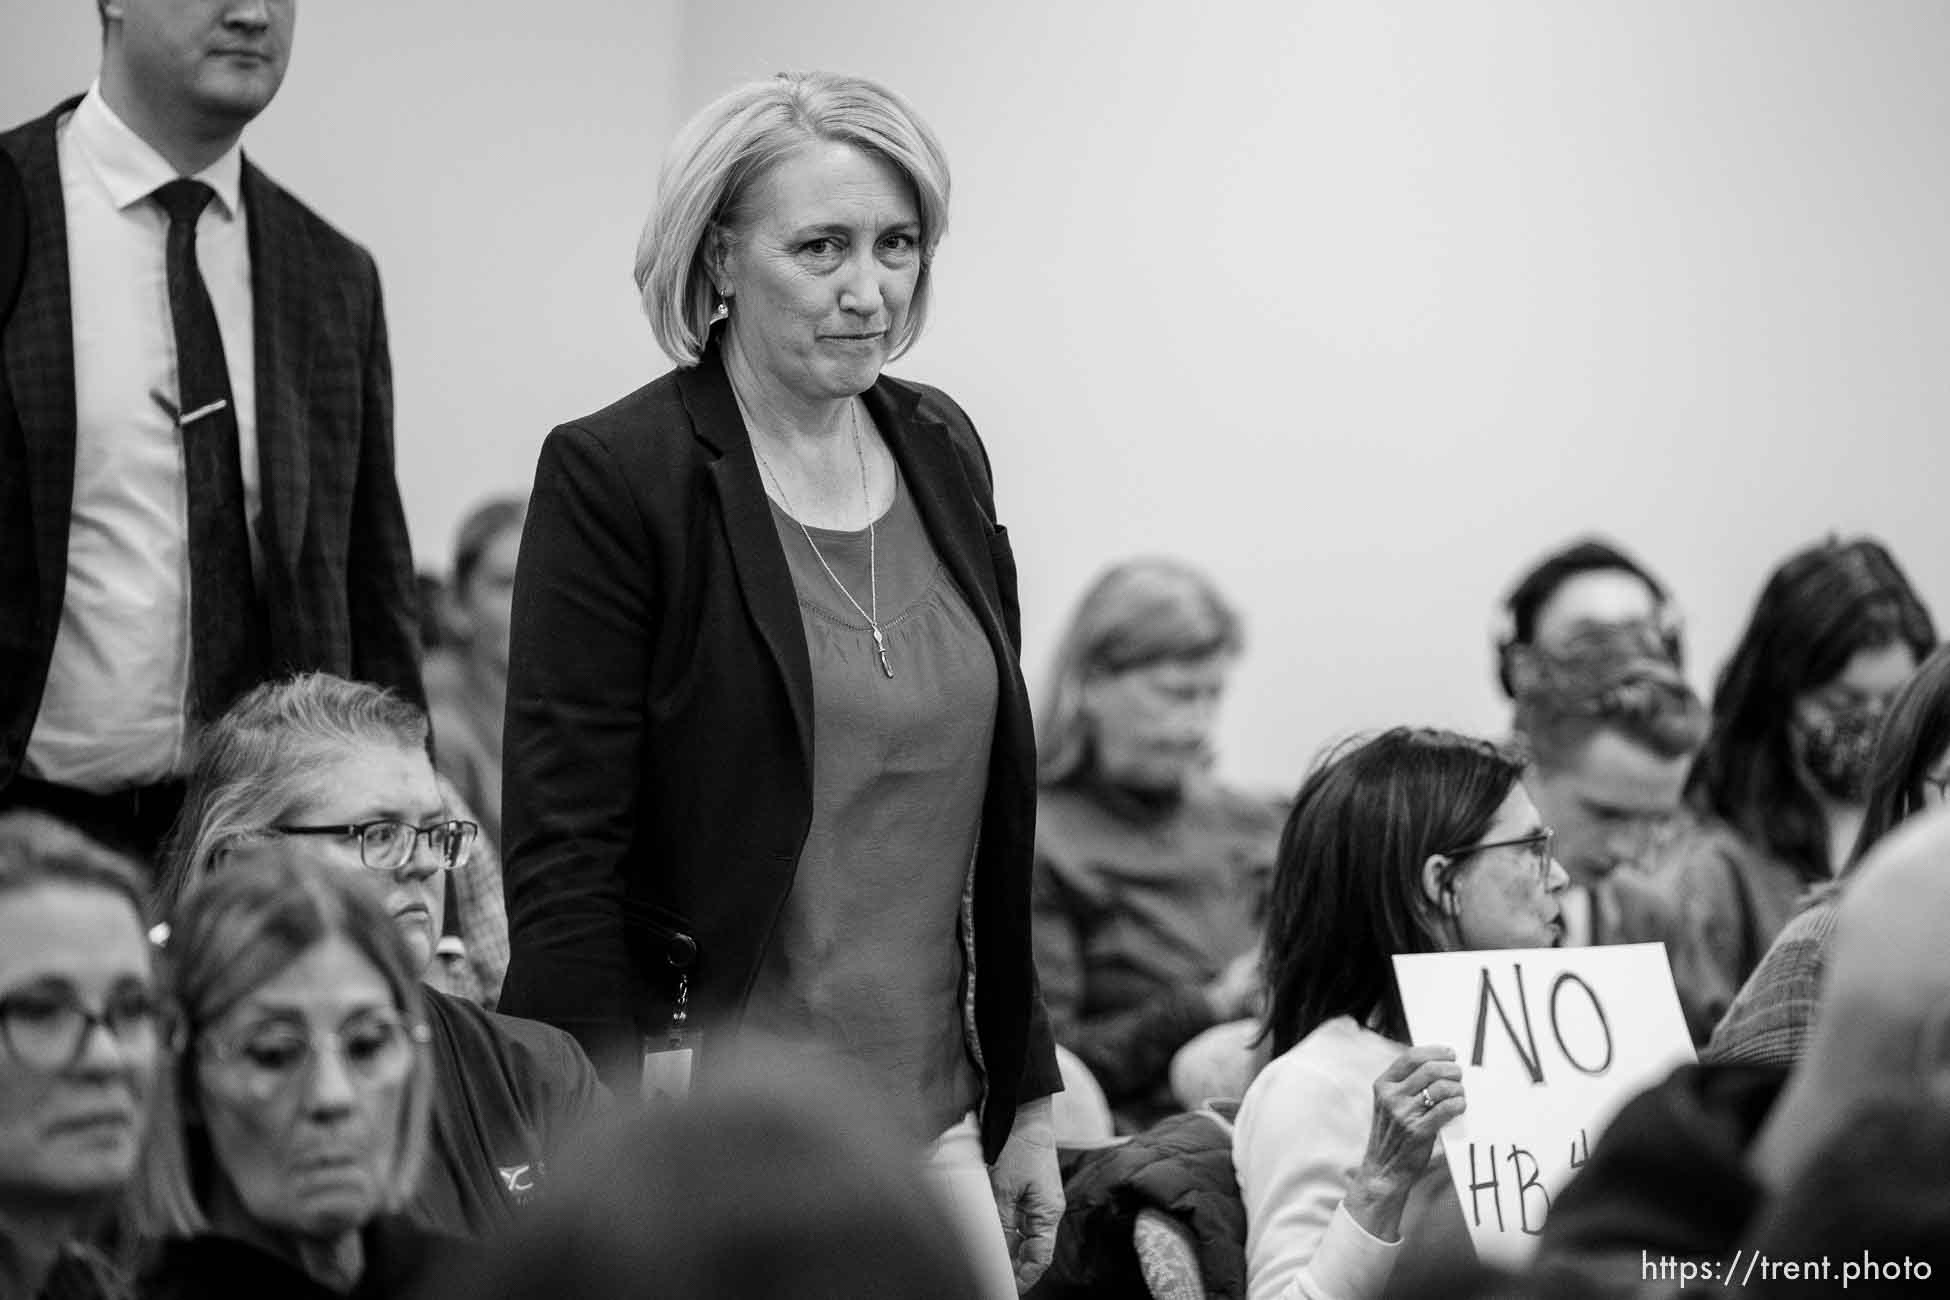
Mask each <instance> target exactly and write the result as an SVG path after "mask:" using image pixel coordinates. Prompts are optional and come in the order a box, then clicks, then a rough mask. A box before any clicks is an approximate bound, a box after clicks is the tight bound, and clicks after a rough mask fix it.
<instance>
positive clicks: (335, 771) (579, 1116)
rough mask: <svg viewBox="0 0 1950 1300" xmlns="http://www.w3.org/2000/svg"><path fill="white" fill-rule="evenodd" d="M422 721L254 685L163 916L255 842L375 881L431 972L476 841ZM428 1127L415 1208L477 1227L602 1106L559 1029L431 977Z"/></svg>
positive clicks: (404, 708) (424, 1216)
mask: <svg viewBox="0 0 1950 1300" xmlns="http://www.w3.org/2000/svg"><path fill="white" fill-rule="evenodd" d="M426 740H427V715H426V714H425V713H424V712H422V711H421V710H420V708H419V707H418V706H417V705H414V704H411V703H409V702H408V701H406V700H404V699H401V698H400V697H399V696H397V695H395V694H393V693H392V692H390V691H386V690H382V689H380V688H379V687H377V686H372V685H369V684H367V683H364V682H349V681H346V680H344V679H343V678H339V677H333V676H330V675H329V674H324V673H310V674H306V675H303V676H299V677H294V678H290V679H288V680H286V681H281V682H270V683H266V684H265V685H263V686H259V687H257V688H256V689H255V690H253V691H251V692H250V693H249V694H247V695H245V696H244V697H243V698H242V699H240V700H239V701H237V703H236V704H234V705H232V706H231V708H230V710H229V711H228V712H227V713H225V714H224V716H223V717H222V718H220V719H218V720H217V721H216V722H215V723H213V724H211V725H210V727H209V728H208V729H206V731H205V732H204V734H203V736H202V738H201V740H200V742H199V745H198V750H197V758H196V766H195V767H194V768H193V769H192V770H191V772H190V779H189V789H188V793H187V795H186V797H185V799H184V804H183V816H182V818H181V820H180V821H179V822H178V823H177V825H176V829H175V831H174V833H173V835H172V838H171V841H170V845H169V849H168V853H167V856H166V859H165V866H164V873H163V878H162V881H161V885H160V890H159V892H160V895H161V902H162V904H163V908H164V911H165V914H167V913H168V911H169V910H170V909H171V908H172V907H173V905H174V903H175V902H176V900H177V899H179V898H181V897H182V896H183V895H184V894H185V893H186V892H187V891H188V890H189V889H190V888H191V887H192V886H194V885H195V883H196V882H197V881H199V880H201V879H202V878H203V877H204V876H206V875H212V876H220V875H222V874H224V872H226V871H228V870H229V869H230V868H231V866H232V865H233V864H234V863H235V862H236V861H238V860H240V859H243V858H247V857H250V856H253V855H255V854H257V853H260V852H263V851H265V849H266V847H267V846H268V847H270V848H272V849H275V850H276V851H279V852H282V853H284V854H286V855H287V856H288V857H289V858H290V860H291V861H292V862H294V863H297V864H298V865H300V866H303V867H307V868H309V869H311V870H314V871H316V872H318V873H319V874H321V875H334V876H346V877H355V878H357V877H364V878H368V879H370V880H371V881H372V882H373V883H374V884H375V885H377V886H378V887H380V888H381V889H382V890H383V891H384V894H385V906H386V910H387V912H388V913H389V914H390V915H391V917H392V919H393V924H394V925H395V927H396V928H397V929H398V930H399V932H400V935H401V937H402V938H403V939H404V940H405V942H406V945H407V951H408V952H409V953H410V954H411V958H412V964H413V966H412V968H413V973H414V976H415V978H416V979H426V978H427V977H428V974H429V972H430V970H431V968H432V966H433V962H434V951H435V943H436V941H437V939H438V937H439V934H440V916H441V912H442V909H443V906H444V903H445V896H446V882H447V880H448V879H449V878H450V877H451V876H452V875H453V874H454V873H455V872H456V871H458V870H459V869H461V868H462V867H463V866H464V865H465V863H466V861H467V857H468V854H469V852H470V851H471V848H472V845H473V840H474V837H475V834H476V831H475V827H474V824H473V823H472V822H469V821H462V820H459V819H457V818H455V817H454V816H453V814H452V811H451V809H450V807H449V806H448V804H447V802H446V800H445V799H444V798H443V793H442V787H441V785H440V783H439V781H438V780H437V778H436V777H435V776H434V770H433V764H432V762H431V761H430V760H429V759H428V758H427V749H426ZM426 1022H427V1027H428V1029H429V1031H430V1034H431V1040H430V1046H431V1049H432V1054H431V1059H432V1070H433V1130H432V1141H431V1146H430V1150H429V1156H428V1160H427V1168H426V1173H425V1175H424V1177H422V1178H421V1180H420V1183H419V1186H418V1188H417V1190H416V1193H415V1196H414V1198H413V1203H412V1206H411V1210H412V1213H413V1216H414V1217H415V1218H416V1219H418V1220H419V1221H421V1222H422V1223H425V1224H428V1225H429V1226H432V1227H434V1228H437V1229H439V1230H440V1231H443V1232H451V1233H456V1234H460V1235H465V1236H485V1235H488V1234H490V1233H493V1232H496V1231H498V1230H500V1229H502V1228H505V1227H506V1226H507V1225H508V1223H509V1222H510V1220H511V1219H512V1218H513V1217H514V1216H515V1215H516V1214H517V1212H518V1211H519V1210H520V1209H521V1207H522V1206H524V1205H526V1204H528V1203H530V1202H532V1201H534V1200H535V1199H537V1198H538V1197H540V1196H542V1195H545V1194H546V1188H545V1185H544V1170H545V1169H546V1167H547V1166H549V1165H550V1164H552V1163H555V1159H554V1158H555V1156H556V1155H557V1154H558V1153H560V1152H561V1151H563V1150H564V1149H565V1148H566V1144H567V1140H568V1138H569V1136H570V1135H571V1134H572V1133H574V1132H575V1131H576V1130H579V1129H580V1128H581V1127H582V1126H583V1124H584V1123H586V1122H587V1121H588V1120H589V1119H591V1118H592V1117H594V1116H595V1115H596V1114H598V1113H599V1112H601V1111H602V1110H604V1109H605V1108H606V1103H607V1095H606V1094H605V1093H604V1091H603V1088H602V1085H601V1084H600V1083H599V1082H598V1081H597V1079H596V1073H595V1067H593V1066H592V1065H591V1064H590V1063H589V1059H588V1058H587V1057H586V1056H584V1055H583V1053H582V1049H581V1048H579V1047H577V1046H576V1043H575V1040H574V1039H572V1038H570V1037H569V1036H568V1035H567V1034H565V1033H563V1032H561V1031H560V1030H558V1029H552V1028H550V1027H548V1026H547V1025H540V1024H536V1023H534V1022H533V1021H527V1020H517V1019H515V1018H513V1017H511V1016H502V1015H496V1014H494V1013H492V1012H489V1011H486V1010H483V1009H482V1008H481V1007H479V1006H478V1005H476V1004H474V1003H472V1002H470V1001H468V1000H466V999H464V998H460V997H455V996H452V995H449V994H446V993H441V992H438V991H435V990H433V989H431V988H429V989H428V990H427V991H426Z"/></svg>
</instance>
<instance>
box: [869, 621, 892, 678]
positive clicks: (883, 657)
mask: <svg viewBox="0 0 1950 1300" xmlns="http://www.w3.org/2000/svg"><path fill="white" fill-rule="evenodd" d="M873 648H874V651H875V653H877V654H878V655H879V656H880V671H881V672H883V673H886V674H887V680H889V681H892V680H893V678H894V665H892V664H891V663H889V662H887V640H886V638H885V637H883V636H881V635H880V629H879V628H877V627H876V628H874V629H873Z"/></svg>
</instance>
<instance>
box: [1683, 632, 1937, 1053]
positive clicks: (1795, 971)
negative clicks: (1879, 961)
mask: <svg viewBox="0 0 1950 1300" xmlns="http://www.w3.org/2000/svg"><path fill="white" fill-rule="evenodd" d="M1867 796H1868V805H1867V806H1868V811H1867V813H1866V814H1865V815H1864V816H1863V819H1862V831H1861V834H1860V835H1859V836H1858V837H1857V838H1856V841H1855V848H1854V849H1853V851H1852V852H1851V854H1850V856H1849V860H1848V863H1847V864H1846V865H1845V866H1844V867H1843V868H1842V871H1841V874H1840V875H1839V876H1837V877H1836V879H1835V881H1834V882H1833V883H1832V884H1826V885H1816V886H1815V887H1814V890H1813V892H1812V894H1811V896H1810V898H1809V901H1808V902H1807V904H1806V905H1805V906H1804V907H1803V908H1802V909H1801V911H1800V912H1799V913H1798V914H1797V915H1796V916H1795V917H1794V919H1793V920H1791V921H1789V922H1788V923H1787V925H1786V926H1784V927H1783V928H1782V930H1781V933H1780V934H1779V935H1778V936H1777V937H1776V938H1775V940H1774V943H1773V946H1772V947H1770V948H1768V950H1767V955H1766V956H1765V957H1763V958H1761V962H1760V965H1759V966H1757V967H1755V968H1754V973H1753V974H1752V975H1751V976H1749V977H1748V979H1747V982H1746V984H1745V985H1744V986H1742V987H1741V990H1740V992H1739V995H1738V996H1736V997H1735V998H1734V1000H1733V1005H1732V1006H1730V1007H1728V1008H1727V1013H1726V1015H1725V1016H1724V1017H1722V1018H1721V1020H1720V1024H1719V1027H1718V1028H1717V1029H1716V1030H1714V1032H1713V1041H1712V1042H1711V1043H1709V1044H1708V1045H1707V1048H1706V1051H1705V1053H1704V1056H1703V1059H1705V1060H1708V1061H1718V1062H1727V1063H1732V1062H1745V1063H1749V1064H1765V1065H1793V1064H1794V1063H1795V1062H1796V1061H1798V1060H1800V1059H1801V1053H1802V1052H1803V1051H1804V1050H1805V1049H1806V1047H1807V1042H1808V1026H1809V1024H1810V1023H1811V1022H1812V1020H1813V1019H1814V1011H1815V1005H1816V1002H1817V1000H1818V998H1819V996H1820V990H1821V980H1822V972H1823V969H1824V967H1825V966H1826V965H1827V958H1828V947H1829V942H1830V938H1831V936H1832V935H1833V933H1834V930H1835V915H1836V908H1837V903H1838V896H1839V893H1840V890H1841V889H1842V888H1843V887H1844V885H1845V884H1846V882H1847V881H1848V880H1849V879H1850V878H1852V877H1853V876H1854V874H1855V872H1856V870H1857V869H1858V868H1860V866H1861V865H1862V861H1863V859H1864V858H1865V857H1866V856H1867V855H1868V853H1869V850H1871V849H1873V848H1874V847H1875V846H1876V845H1877V844H1878V843H1880V842H1881V840H1882V838H1883V836H1885V835H1887V834H1888V833H1889V832H1890V831H1892V830H1894V829H1895V828H1896V827H1897V826H1898V825H1899V824H1901V823H1902V822H1903V821H1904V820H1906V819H1907V818H1909V817H1910V816H1911V815H1913V814H1915V813H1917V812H1920V811H1922V810H1923V809H1925V808H1930V807H1934V806H1937V805H1940V804H1943V803H1945V802H1946V801H1950V646H1938V647H1937V648H1936V650H1935V651H1934V652H1932V653H1931V655H1930V657H1929V658H1928V659H1926V660H1924V661H1923V666H1922V667H1921V668H1920V669H1918V670H1917V673H1916V676H1914V677H1912V678H1911V679H1910V681H1909V685H1907V686H1905V687H1903V690H1902V693H1901V694H1900V695H1898V696H1897V697H1896V702H1895V703H1894V704H1893V705H1891V706H1890V708H1889V716H1888V718H1887V719H1886V720H1885V721H1884V722H1883V724H1882V731H1881V734H1880V736H1879V738H1878V739H1877V741H1876V748H1875V755H1874V757H1873V758H1871V759H1870V761H1869V776H1868V785H1867ZM1944 865H1945V869H1946V870H1950V862H1946V863H1945V864H1944Z"/></svg>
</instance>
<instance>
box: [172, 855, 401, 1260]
mask: <svg viewBox="0 0 1950 1300" xmlns="http://www.w3.org/2000/svg"><path fill="white" fill-rule="evenodd" d="M263 847H264V849H265V851H264V852H261V853H253V854H251V855H250V856H249V857H248V858H247V859H243V860H239V861H237V862H234V863H226V864H225V867H224V869H223V870H221V871H218V872H216V873H214V874H213V875H211V876H210V877H209V878H208V879H207V880H204V881H202V882H200V883H198V884H197V885H196V887H195V888H193V889H192V890H191V891H190V892H189V893H188V894H187V895H185V896H184V898H183V901H182V904H181V906H179V907H178V908H177V909H176V912H175V914H174V915H172V916H171V917H170V918H169V922H170V933H169V946H168V949H167V951H166V954H165V962H164V964H165V966H166V967H167V969H168V971H169V984H170V993H171V996H172V998H173V999H174V1001H175V1004H176V1009H177V1012H178V1013H179V1015H180V1016H181V1017H182V1031H183V1035H184V1039H185V1042H186V1045H185V1047H184V1048H183V1050H182V1051H180V1052H179V1053H177V1056H176V1060H175V1062H174V1068H172V1069H165V1070H164V1071H163V1072H162V1074H161V1077H160V1079H159V1081H158V1086H157V1089H156V1096H155V1108H154V1112H153V1115H154V1118H153V1122H152V1124H151V1132H150V1139H149V1145H148V1148H147V1149H146V1150H145V1152H144V1153H143V1163H142V1166H141V1168H140V1170H139V1171H138V1172H137V1175H136V1180H135V1186H134V1189H133V1192H134V1206H133V1210H134V1218H135V1226H136V1230H137V1231H138V1232H139V1233H140V1234H141V1235H143V1236H145V1237H150V1238H155V1237H162V1236H179V1237H189V1236H195V1235H197V1234H199V1233H204V1232H208V1231H209V1230H210V1217H209V1206H210V1196H211V1193H212V1190H213V1189H214V1188H215V1187H216V1185H217V1184H216V1178H217V1175H218V1169H217V1164H216V1153H215V1151H214V1150H213V1149H212V1148H211V1146H210V1140H209V1137H208V1136H207V1130H206V1129H205V1127H204V1126H203V1124H202V1123H200V1122H198V1121H197V1120H196V1116H198V1115H200V1114H202V1113H203V1110H204V1105H203V1099H202V1087H201V1084H200V1083H199V1081H198V1075H199V1067H200V1065H201V1061H202V1054H201V1053H200V1052H199V1051H198V1050H197V1048H198V1039H199V1036H200V1035H201V1034H202V1033H203V1031H204V1030H206V1029H208V1028H209V1026H210V1025H212V1024H214V1023H215V1022H217V1021H219V1020H221V1019H223V1017H224V1016H225V1015H227V1014H228V1013H229V1012H230V1010H231V1008H233V1007H235V1006H237V1005H238V1004H239V1003H240V1002H242V1001H243V1000H244V999H245V998H246V997H248V996H250V994H251V993H252V992H254V991H255V990H257V989H259V988H262V987H263V986H264V985H265V984H266V983H268V982H269V981H271V980H272V979H275V978H276V977H277V976H278V974H279V973H280V972H282V971H284V970H285V969H287V968H288V967H290V966H291V965H292V963H294V962H296V961H298V960H299V959H300V958H301V957H303V956H304V955H305V954H306V953H308V952H310V951H311V950H312V949H313V948H315V947H317V946H318V945H319V944H321V943H324V942H327V941H328V940H331V939H343V940H345V941H346V942H347V943H348V944H350V945H351V946H352V948H353V950H354V951H355V952H357V953H358V954H359V955H360V956H361V957H363V958H365V960H366V961H368V962H370V963H371V964H372V967H373V969H374V970H375V971H376V972H377V973H378V974H379V977H380V979H381V980H382V981H384V982H385V984H386V987H387V989H388V990H389V991H390V992H391V994H392V998H393V1006H394V1009H395V1010H397V1011H398V1012H399V1015H400V1018H401V1019H402V1020H403V1021H404V1022H405V1023H406V1025H407V1026H408V1030H409V1033H410V1034H411V1036H412V1038H411V1042H412V1051H413V1064H412V1068H411V1071H410V1072H409V1073H408V1075H407V1077H406V1085H405V1092H404V1095H403V1098H402V1104H401V1106H400V1123H399V1128H398V1130H397V1131H396V1132H394V1133H393V1134H391V1135H389V1136H390V1138H391V1140H392V1142H393V1144H394V1145H393V1160H392V1170H391V1176H390V1178H389V1179H388V1180H387V1187H386V1194H385V1196H384V1197H383V1198H382V1204H381V1205H380V1207H379V1212H380V1213H388V1214H390V1213H393V1212H396V1211H398V1210H399V1209H400V1208H401V1207H403V1206H404V1205H405V1204H406V1202H407V1200H408V1198H409V1197H411V1195H412V1194H413V1190H414V1188H415V1187H416V1186H418V1183H419V1177H420V1170H421V1167H422V1166H423V1165H424V1164H425V1161H426V1149H427V1127H428V1122H429V1121H428V1112H429V1109H430V1107H431V1104H432V1093H433V1061H432V1058H431V1056H430V1054H429V1049H428V1047H427V1045H426V1044H427V1029H426V1007H425V1003H424V1001H423V999H422V997H421V994H420V977H419V972H418V971H417V970H416V969H415V968H414V964H413V958H412V956H411V954H410V953H409V952H408V950H407V946H406V940H405V939H404V938H403V937H401V935H400V932H399V927H398V926H396V925H394V924H393V918H392V917H391V916H389V915H388V914H387V912H386V908H385V904H384V903H383V902H382V900H381V899H380V896H379V892H378V888H377V886H376V885H374V884H373V883H372V882H371V881H369V880H367V879H366V878H365V876H366V873H364V872H352V871H317V870H314V869H311V868H308V867H305V866H303V865H301V864H299V863H297V862H294V861H293V860H292V859H291V855H290V853H289V852H288V850H287V849H286V848H285V846H283V845H282V844H281V843H280V842H278V841H269V842H267V843H266V844H265V845H264V846H263Z"/></svg>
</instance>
